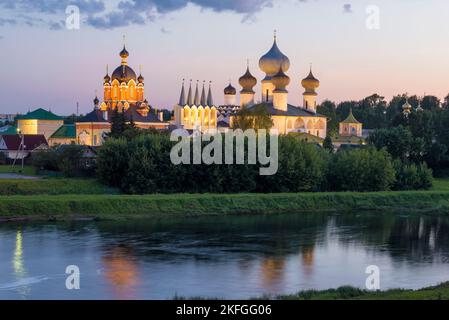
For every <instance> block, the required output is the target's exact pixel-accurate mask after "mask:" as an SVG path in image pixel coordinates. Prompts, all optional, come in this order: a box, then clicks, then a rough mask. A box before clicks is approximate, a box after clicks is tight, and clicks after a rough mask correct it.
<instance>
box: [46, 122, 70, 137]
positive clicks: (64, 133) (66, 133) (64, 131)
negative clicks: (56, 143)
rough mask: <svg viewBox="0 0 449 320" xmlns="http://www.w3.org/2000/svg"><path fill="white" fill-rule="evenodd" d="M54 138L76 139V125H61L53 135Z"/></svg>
mask: <svg viewBox="0 0 449 320" xmlns="http://www.w3.org/2000/svg"><path fill="white" fill-rule="evenodd" d="M51 138H53V139H75V138H76V126H75V125H74V124H65V125H63V126H61V127H60V128H59V129H58V130H56V132H55V133H53V135H52V136H51Z"/></svg>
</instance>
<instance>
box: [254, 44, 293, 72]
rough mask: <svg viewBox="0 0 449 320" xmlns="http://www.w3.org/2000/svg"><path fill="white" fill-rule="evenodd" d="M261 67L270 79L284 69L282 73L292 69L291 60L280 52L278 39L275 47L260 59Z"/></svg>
mask: <svg viewBox="0 0 449 320" xmlns="http://www.w3.org/2000/svg"><path fill="white" fill-rule="evenodd" d="M259 67H260V69H262V71H263V72H265V73H266V74H267V76H268V77H272V76H274V75H275V74H276V73H278V71H279V69H280V68H281V67H282V71H284V72H287V71H288V69H289V68H290V60H289V58H288V57H287V56H286V55H284V54H283V53H282V52H281V50H279V48H278V46H277V43H276V38H275V39H274V43H273V47H271V49H270V51H268V52H267V53H266V54H265V55H263V56H262V58H260V61H259Z"/></svg>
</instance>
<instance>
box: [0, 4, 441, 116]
mask: <svg viewBox="0 0 449 320" xmlns="http://www.w3.org/2000/svg"><path fill="white" fill-rule="evenodd" d="M70 3H74V4H78V5H79V7H80V10H81V17H82V23H81V28H80V29H79V30H67V29H66V28H65V25H64V23H63V22H64V20H65V19H66V14H65V7H66V6H67V4H70ZM369 5H375V6H377V7H378V9H379V10H380V11H379V19H380V20H379V22H380V24H379V27H380V29H378V30H369V29H368V28H367V27H366V20H367V19H368V14H367V12H366V9H367V7H368V6H369ZM448 19H449V2H447V1H444V0H383V1H380V0H379V1H376V0H371V1H364V0H358V1H355V0H353V1H350V0H345V1H340V0H309V1H298V0H247V1H244V0H243V1H241V0H240V1H237V0H235V1H234V0H228V1H218V0H210V1H207V0H192V1H187V0H146V1H144V0H127V1H104V0H80V1H56V0H34V1H31V0H19V1H12V0H0V48H1V50H0V59H1V61H3V66H2V75H3V77H2V78H1V79H0V95H1V97H2V100H1V101H0V113H16V112H26V111H27V110H28V109H33V108H36V107H44V108H51V109H52V110H53V111H55V112H57V113H60V114H70V113H73V112H75V110H76V102H77V101H78V102H79V103H80V111H81V112H87V111H89V110H91V109H92V102H91V101H92V99H93V97H94V95H95V90H97V91H98V93H99V97H100V98H101V90H102V79H103V76H104V74H105V66H106V64H109V65H110V69H113V68H115V67H116V66H118V65H119V63H120V58H119V56H118V52H119V51H120V50H121V47H122V42H123V41H122V36H123V35H124V34H125V35H126V38H127V40H126V43H127V48H128V51H129V52H130V58H129V63H130V65H131V66H132V67H133V68H134V69H135V70H136V72H137V71H138V69H139V64H142V68H143V75H144V76H145V86H146V96H147V98H148V100H149V101H150V103H151V104H153V105H154V106H157V107H159V108H162V107H167V108H171V107H172V106H173V105H174V104H175V103H176V102H177V99H178V97H179V90H180V85H181V81H182V79H183V78H186V79H190V78H192V79H194V80H196V79H198V80H206V81H213V88H214V94H215V100H216V103H221V102H222V101H223V97H222V96H223V93H222V92H223V88H224V87H225V86H226V85H227V82H228V79H232V82H233V84H234V86H237V85H238V83H237V80H238V78H239V77H240V76H241V75H242V74H243V73H244V71H245V70H244V69H245V66H246V59H250V65H251V71H252V72H253V74H254V75H255V76H256V77H257V78H258V79H259V81H260V79H262V72H261V71H260V70H259V68H258V60H259V58H260V56H261V55H263V54H264V53H265V52H266V51H267V50H268V49H269V48H270V46H271V44H272V38H273V30H274V29H276V30H278V43H279V47H280V48H281V50H282V51H283V52H284V53H285V54H286V55H288V56H289V58H290V60H291V69H290V70H289V72H288V74H289V76H290V77H291V78H292V82H291V84H290V86H289V88H288V89H289V92H290V95H289V100H290V103H292V104H296V105H298V104H300V103H301V102H300V101H301V93H302V91H301V88H300V85H299V83H300V80H301V79H302V78H304V77H305V76H306V75H307V73H308V68H309V64H310V63H313V69H314V73H315V76H316V77H317V78H319V79H320V81H321V88H320V89H319V90H318V91H319V100H320V101H322V100H324V99H331V100H335V101H341V100H349V99H361V98H363V97H365V96H367V95H369V94H372V93H375V92H376V93H379V94H381V95H384V96H385V97H387V98H388V99H390V98H391V97H392V96H393V95H394V94H397V93H405V92H408V93H411V94H418V95H423V94H424V93H427V94H435V95H437V96H439V97H440V98H443V97H444V96H445V95H446V94H447V93H449V76H448V75H449V58H448V57H449V44H448V42H447V34H448V31H449V24H447V21H448ZM257 89H258V90H257V91H258V95H259V94H260V93H259V92H260V90H259V85H258V87H257Z"/></svg>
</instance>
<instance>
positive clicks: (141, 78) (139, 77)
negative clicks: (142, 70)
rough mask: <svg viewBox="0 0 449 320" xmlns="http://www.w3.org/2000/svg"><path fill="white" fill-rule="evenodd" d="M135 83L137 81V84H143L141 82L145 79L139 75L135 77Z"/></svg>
mask: <svg viewBox="0 0 449 320" xmlns="http://www.w3.org/2000/svg"><path fill="white" fill-rule="evenodd" d="M137 81H139V83H143V82H144V81H145V78H144V77H143V76H142V75H141V74H140V75H139V76H138V77H137Z"/></svg>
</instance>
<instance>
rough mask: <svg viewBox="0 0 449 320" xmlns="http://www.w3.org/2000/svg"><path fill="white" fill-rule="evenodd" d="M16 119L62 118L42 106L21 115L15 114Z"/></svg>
mask: <svg viewBox="0 0 449 320" xmlns="http://www.w3.org/2000/svg"><path fill="white" fill-rule="evenodd" d="M16 119H17V120H55V121H56V120H63V118H62V117H60V116H57V115H55V114H54V113H53V112H50V111H47V110H44V109H42V108H39V109H36V110H34V111H31V112H28V113H27V114H25V115H23V116H17V118H16Z"/></svg>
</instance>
